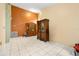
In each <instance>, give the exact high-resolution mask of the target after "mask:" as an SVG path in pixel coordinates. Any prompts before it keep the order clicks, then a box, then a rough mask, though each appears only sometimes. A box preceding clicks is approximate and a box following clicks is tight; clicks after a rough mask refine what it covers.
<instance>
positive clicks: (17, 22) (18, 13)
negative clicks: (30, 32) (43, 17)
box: [11, 6, 38, 36]
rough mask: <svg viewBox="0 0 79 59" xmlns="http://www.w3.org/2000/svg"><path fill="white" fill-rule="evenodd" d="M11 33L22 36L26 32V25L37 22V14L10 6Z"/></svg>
mask: <svg viewBox="0 0 79 59" xmlns="http://www.w3.org/2000/svg"><path fill="white" fill-rule="evenodd" d="M11 14H12V20H11V31H12V32H18V34H19V36H23V35H24V33H25V31H26V26H25V24H26V23H29V22H37V19H38V14H36V13H33V12H30V11H27V10H24V9H21V8H18V7H15V6H12V7H11Z"/></svg>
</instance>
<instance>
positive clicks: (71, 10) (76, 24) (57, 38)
mask: <svg viewBox="0 0 79 59" xmlns="http://www.w3.org/2000/svg"><path fill="white" fill-rule="evenodd" d="M41 11H42V14H41V17H40V19H43V18H48V19H49V33H50V34H49V35H50V36H49V38H50V41H52V42H53V41H54V42H59V43H63V44H66V45H69V46H73V45H74V44H75V43H79V4H56V5H53V6H50V7H47V8H45V9H43V10H41Z"/></svg>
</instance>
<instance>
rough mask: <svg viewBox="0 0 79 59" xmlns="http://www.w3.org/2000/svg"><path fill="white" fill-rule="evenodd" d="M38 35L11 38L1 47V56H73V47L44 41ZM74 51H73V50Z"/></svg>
mask: <svg viewBox="0 0 79 59" xmlns="http://www.w3.org/2000/svg"><path fill="white" fill-rule="evenodd" d="M36 38H37V37H36V36H34V37H16V38H11V39H10V42H9V43H7V44H6V45H5V47H4V48H0V56H73V55H74V54H73V51H72V49H71V48H69V50H70V51H69V50H67V49H64V48H63V47H65V46H64V45H59V44H56V43H50V42H43V41H40V40H37V39H36ZM71 51H72V52H71Z"/></svg>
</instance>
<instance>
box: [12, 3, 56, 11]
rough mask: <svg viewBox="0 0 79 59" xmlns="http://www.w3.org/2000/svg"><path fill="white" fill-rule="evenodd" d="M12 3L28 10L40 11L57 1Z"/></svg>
mask: <svg viewBox="0 0 79 59" xmlns="http://www.w3.org/2000/svg"><path fill="white" fill-rule="evenodd" d="M12 5H14V6H17V7H20V8H23V9H26V10H33V11H39V10H41V9H43V8H46V7H48V6H50V5H55V3H12Z"/></svg>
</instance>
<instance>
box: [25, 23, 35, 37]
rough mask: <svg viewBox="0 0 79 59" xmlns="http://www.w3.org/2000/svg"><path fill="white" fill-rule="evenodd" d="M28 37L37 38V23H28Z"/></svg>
mask: <svg viewBox="0 0 79 59" xmlns="http://www.w3.org/2000/svg"><path fill="white" fill-rule="evenodd" d="M25 26H26V36H35V35H36V24H35V23H26V24H25Z"/></svg>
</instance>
